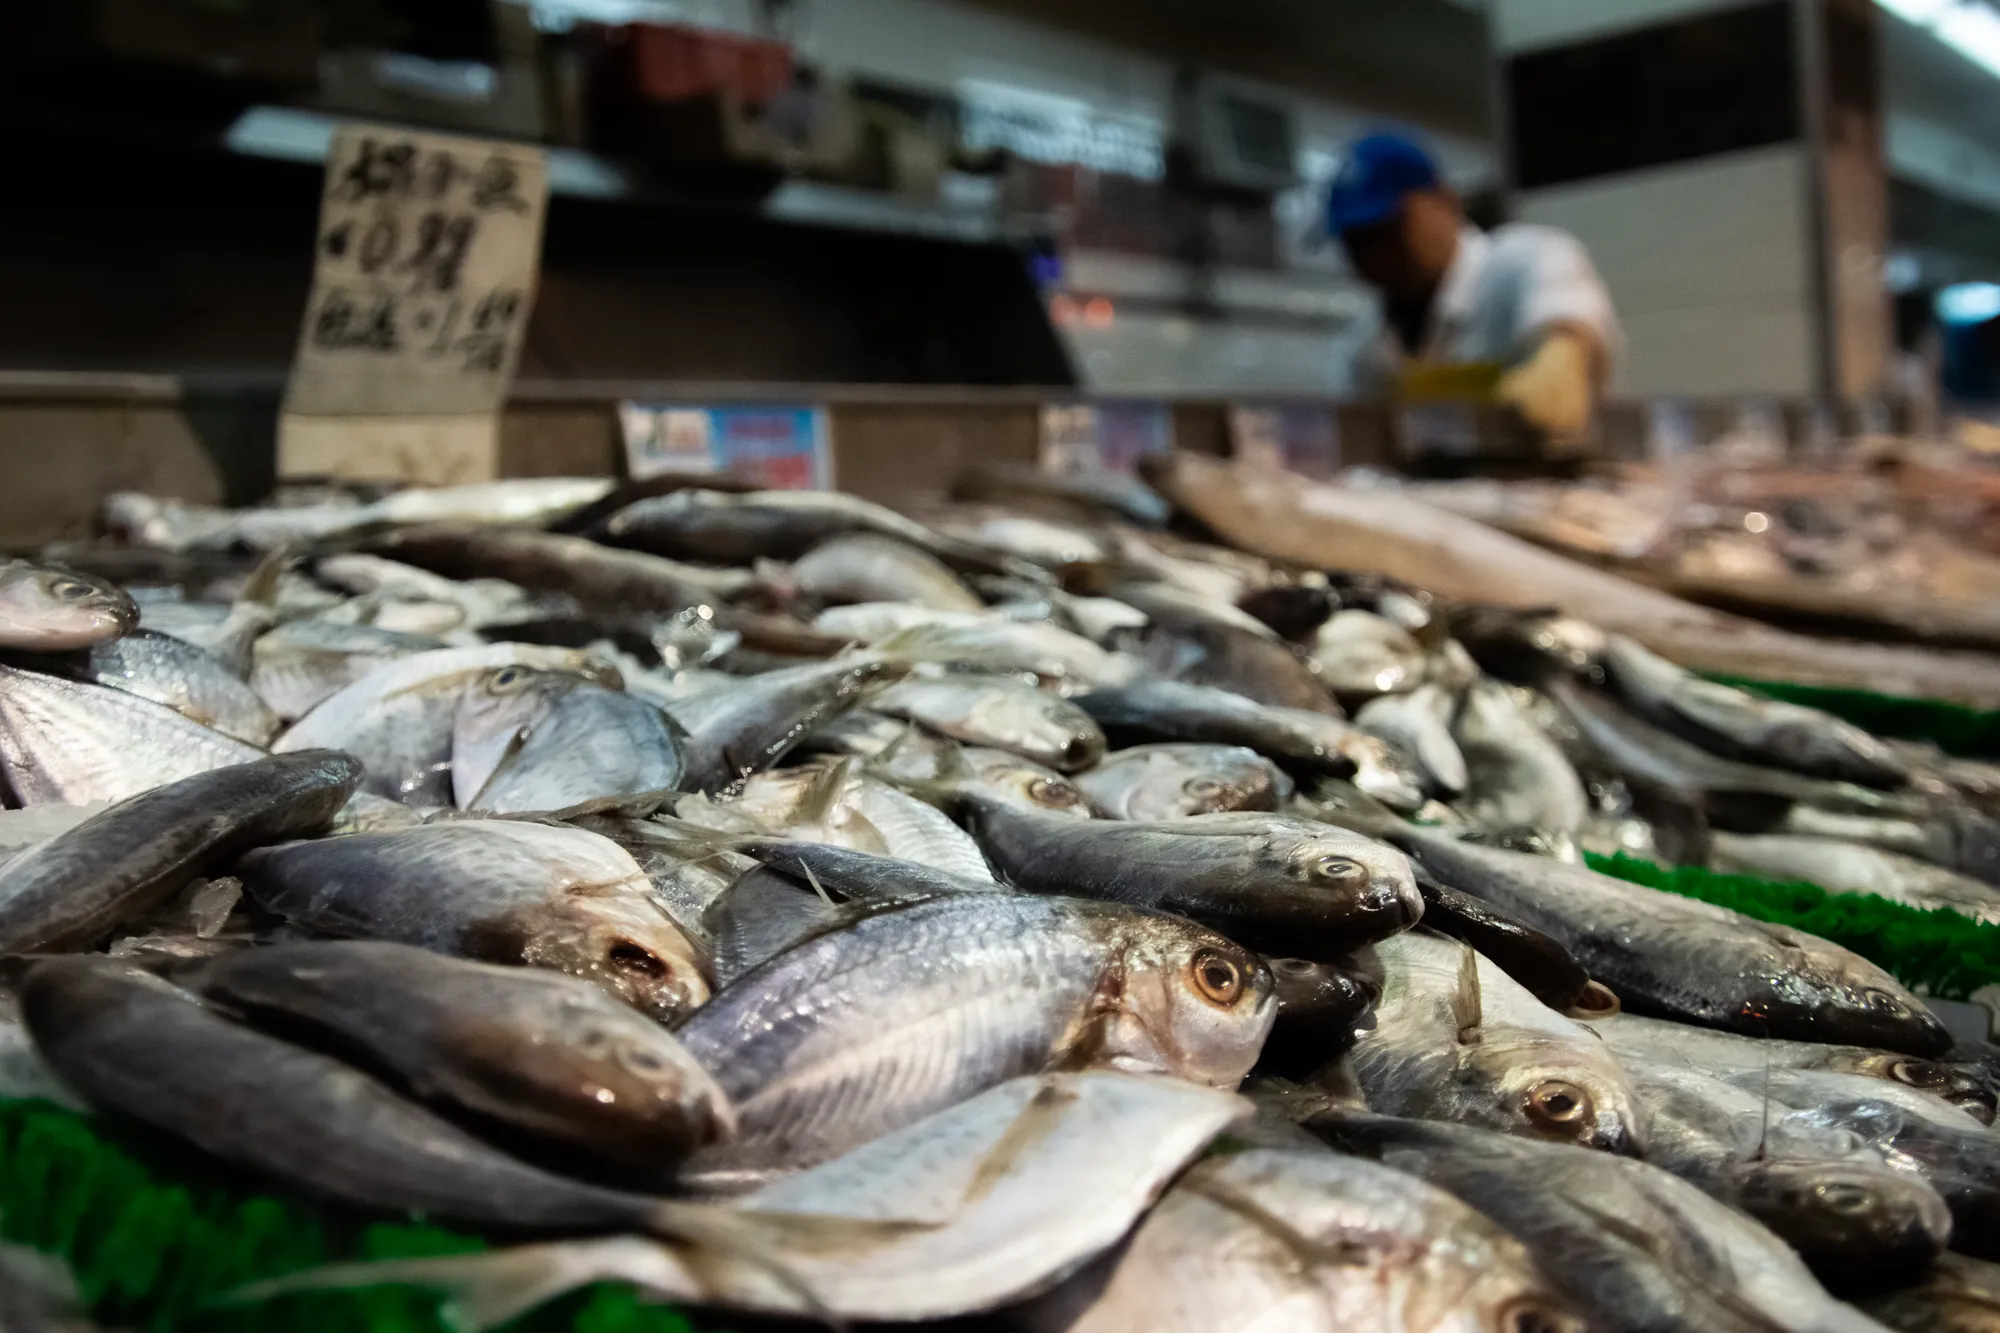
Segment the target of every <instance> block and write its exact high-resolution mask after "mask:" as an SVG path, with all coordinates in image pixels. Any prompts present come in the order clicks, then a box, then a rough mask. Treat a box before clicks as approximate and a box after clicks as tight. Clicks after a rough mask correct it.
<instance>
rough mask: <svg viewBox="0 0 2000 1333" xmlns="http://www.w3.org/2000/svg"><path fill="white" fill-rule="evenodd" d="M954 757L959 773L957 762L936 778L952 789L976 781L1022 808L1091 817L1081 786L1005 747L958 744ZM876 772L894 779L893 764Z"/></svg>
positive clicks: (989, 793)
mask: <svg viewBox="0 0 2000 1333" xmlns="http://www.w3.org/2000/svg"><path fill="white" fill-rule="evenodd" d="M955 758H956V759H957V760H959V761H960V762H961V763H962V764H963V766H964V772H963V773H959V772H958V771H957V766H956V765H947V766H946V768H947V771H944V772H941V773H939V774H938V775H937V777H936V779H935V781H937V782H940V783H942V784H943V785H945V786H947V787H953V788H954V789H956V785H960V784H964V783H972V784H976V785H977V786H978V787H979V789H980V790H981V791H984V792H986V793H987V794H988V795H990V796H993V797H995V798H997V799H999V800H1002V801H1007V802H1010V803H1011V804H1013V805H1016V806H1019V807H1020V808H1021V809H1023V810H1039V811H1043V812H1045V813H1048V814H1055V815H1066V816H1068V817H1069V818H1071V819H1089V818H1090V816H1091V811H1090V800H1089V798H1088V797H1086V796H1085V795H1084V794H1083V789H1082V788H1081V787H1079V786H1077V784H1076V783H1075V782H1074V781H1072V780H1071V779H1069V778H1066V777H1064V776H1063V775H1062V774H1060V773H1058V772H1056V771H1055V770H1054V769H1051V768H1043V767H1042V766H1041V765H1040V764H1036V763H1033V762H1031V761H1029V760H1026V759H1023V758H1021V757H1020V756H1019V755H1017V754H1012V753H1009V752H1008V751H1006V750H990V749H987V748H986V747H985V746H980V745H967V746H963V747H961V748H960V749H959V750H958V751H957V754H956V756H955ZM877 771H881V772H882V773H883V775H884V776H885V777H887V778H889V779H890V780H891V781H895V780H896V776H895V769H894V768H893V767H888V766H881V767H879V768H878V770H877Z"/></svg>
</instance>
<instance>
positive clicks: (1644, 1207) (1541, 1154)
mask: <svg viewBox="0 0 2000 1333" xmlns="http://www.w3.org/2000/svg"><path fill="white" fill-rule="evenodd" d="M1309 1128H1311V1129H1313V1130H1314V1132H1316V1133H1320V1134H1322V1135H1323V1136H1325V1137H1327V1138H1329V1139H1330V1140H1331V1141H1333V1142H1335V1143H1336V1144H1338V1145H1339V1146H1341V1147H1344V1148H1346V1149H1348V1150H1350V1151H1357V1152H1362V1153H1365V1154H1366V1155H1368V1156H1371V1157H1373V1158H1375V1159H1376V1160H1378V1161H1380V1162H1382V1163H1383V1164H1384V1165H1386V1166H1390V1167H1394V1168H1395V1169H1397V1170H1399V1171H1406V1172H1409V1173H1410V1174H1412V1175H1414V1176H1416V1177H1417V1178H1418V1179H1420V1180H1424V1181H1428V1182H1429V1183H1431V1184H1433V1185H1436V1186H1439V1187H1440V1188H1443V1189H1445V1190H1448V1191H1449V1192H1451V1193H1452V1194H1455V1195H1457V1196H1458V1198H1459V1199H1460V1200H1462V1201H1463V1202H1465V1203H1467V1204H1470V1205H1471V1206H1472V1207H1474V1208H1476V1209H1478V1210H1479V1211H1480V1212H1482V1213H1484V1214H1485V1215H1486V1216H1487V1217H1488V1218H1490V1219H1491V1220H1492V1221H1494V1222H1495V1223H1497V1224H1498V1225H1500V1226H1502V1227H1504V1228H1505V1229H1506V1230H1507V1231H1508V1232H1509V1233H1511V1234H1512V1235H1513V1236H1514V1238H1515V1239H1517V1240H1519V1241H1520V1242H1521V1243H1522V1244H1523V1245H1525V1246H1526V1247H1527V1249H1528V1252H1529V1253H1530V1255H1532V1256H1533V1257H1534V1258H1535V1259H1536V1260H1537V1261H1539V1262H1540V1264H1541V1265H1542V1270H1543V1271H1544V1272H1545V1273H1547V1274H1548V1276H1549V1278H1550V1280H1551V1281H1552V1282H1554V1283H1555V1284H1556V1286H1557V1287H1559V1288H1560V1289H1561V1291H1562V1293H1563V1294H1564V1295H1565V1296H1567V1297H1568V1298H1569V1299H1570V1300H1572V1301H1573V1302H1575V1303H1576V1305H1577V1306H1578V1307H1579V1308H1580V1309H1581V1311H1582V1313H1583V1316H1584V1318H1585V1319H1586V1320H1588V1321H1589V1322H1590V1324H1591V1326H1592V1327H1602V1328H1606V1329H1618V1330H1634V1331H1644V1333H1655V1331H1657V1333H1668V1331H1669V1330H1675V1331H1684V1333H1693V1330H1697V1329H1699V1330H1701V1331H1702V1333H1779V1331H1781V1330H1782V1331H1783V1333H1880V1329H1879V1326H1877V1325H1876V1324H1875V1323H1874V1322H1873V1321H1872V1320H1870V1319H1868V1318H1867V1317H1865V1316H1864V1315H1861V1314H1859V1313H1858V1312H1856V1311H1855V1310H1854V1309H1852V1308H1851V1307H1849V1306H1847V1305H1843V1304H1842V1303H1840V1302H1839V1301H1836V1300H1835V1299H1833V1297H1831V1296H1830V1295H1828V1294H1827V1291H1826V1289H1825V1288H1824V1287H1822V1286H1820V1285H1819V1283H1818V1282H1817V1281H1815V1280H1814V1278H1813V1276H1812V1273H1811V1271H1810V1270H1809V1269H1807V1268H1806V1266H1805V1263H1804V1262H1803V1261H1802V1260H1801V1259H1800V1258H1799V1257H1798V1256H1797V1255H1796V1254H1794V1253H1792V1251H1791V1249H1790V1248H1789V1247H1788V1246H1786V1245H1785V1243H1784V1242H1783V1241H1781V1240H1779V1239H1778V1238H1777V1237H1776V1236H1774V1235H1772V1234H1771V1233H1770V1232H1769V1231H1767V1230H1766V1229H1765V1228H1764V1227H1762V1226H1760V1225H1759V1224H1758V1223H1756V1222H1754V1221H1752V1220H1751V1219H1749V1218H1747V1217H1745V1216H1744V1215H1743V1214H1741V1213H1739V1212H1737V1211H1736V1210H1735V1209H1733V1208H1730V1207H1729V1206H1728V1205H1726V1204H1723V1203H1719V1202H1717V1201H1716V1200H1714V1199H1711V1198H1710V1197H1709V1196H1708V1195H1706V1194H1704V1193H1702V1192H1701V1190H1699V1189H1697V1188H1696V1187H1695V1186H1693V1185H1690V1184H1688V1183H1687V1182H1686V1181H1684V1180H1681V1179H1679V1178H1678V1177H1675V1176H1673V1175H1670V1174H1669V1173H1667V1172H1665V1171H1662V1170H1661V1169H1660V1168H1658V1167H1656V1166H1651V1165H1648V1164H1647V1163H1645V1162H1641V1161H1637V1160H1635V1159H1633V1158H1629V1157H1620V1156H1616V1155H1614V1154H1612V1153H1603V1152H1592V1151H1590V1150H1588V1149H1584V1148H1578V1147H1575V1146H1573V1145H1570V1144H1562V1143H1545V1142H1540V1141H1537V1140H1534V1139H1525V1138H1518V1137H1515V1136H1513V1135H1507V1134H1497V1133H1493V1132H1492V1131H1489V1130H1480V1129H1473V1128H1470V1127H1467V1126H1464V1125H1452V1124H1443V1123H1437V1122H1431V1121H1416V1120H1398V1119H1394V1118H1391V1117H1387V1116H1377V1115H1365V1114H1360V1113H1356V1112H1352V1111H1343V1110H1338V1109H1329V1110H1326V1111H1323V1112H1321V1113H1320V1114H1319V1115H1318V1116H1316V1117H1315V1118H1314V1120H1313V1121H1312V1122H1311V1123H1310V1124H1309Z"/></svg>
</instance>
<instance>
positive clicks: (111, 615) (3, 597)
mask: <svg viewBox="0 0 2000 1333" xmlns="http://www.w3.org/2000/svg"><path fill="white" fill-rule="evenodd" d="M138 624H139V608H138V606H137V605H136V604H135V603H134V602H133V601H132V598H131V597H130V595H128V594H127V593H126V592H125V590H124V589H122V588H119V587H117V586H116V585H114V584H111V583H108V582H106V581H105V580H103V579H100V578H93V577H92V576H91V575H88V574H79V573H76V572H75V571H73V570H68V569H63V568H62V567H60V566H57V565H42V564H36V563H34V562H33V561H29V560H0V648H15V649H20V650H22V651H24V652H31V653H62V652H70V651H73V650H75V649H78V648H89V647H91V646H92V645H94V644H100V643H105V642H108V641H110V640H112V639H116V638H118V637H119V636H121V635H125V634H130V633H131V632H132V631H133V630H134V629H135V628H137V627H138Z"/></svg>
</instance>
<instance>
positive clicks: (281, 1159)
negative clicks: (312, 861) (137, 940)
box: [21, 957, 702, 1233]
mask: <svg viewBox="0 0 2000 1333" xmlns="http://www.w3.org/2000/svg"><path fill="white" fill-rule="evenodd" d="M21 1005H22V1012H23V1014H24V1016H25V1017H26V1020H27V1024H28V1029H29V1031H30V1032H31V1033H32V1034H33V1036H34V1039H35V1043H36V1045H37V1046H38V1047H39V1048H40V1050H41V1051H42V1053H43V1055H45V1056H46V1057H47V1058H48V1060H49V1063H50V1064H51V1065H52V1066H53V1067H54V1068H55V1069H56V1070H57V1072H58V1073H60V1074H61V1075H62V1078H63V1080H64V1081H65V1082H66V1083H67V1084H69V1085H70V1086H71V1087H74V1088H75V1089H76V1090H77V1091H78V1092H80V1093H82V1094H83V1096H84V1098H85V1099H86V1100H87V1101H89V1103H90V1104H91V1105H92V1106H93V1107H95V1108H98V1109H100V1110H108V1111H115V1112H117V1113H120V1114H122V1115H125V1116H129V1117H131V1118H132V1119H134V1120H137V1121H139V1122H141V1123H143V1124H146V1125H150V1126H152V1127H153V1128H155V1129H158V1130H162V1131H164V1132H166V1133H168V1134H171V1135H173V1136H174V1137H176V1138H179V1139H182V1140H184V1141H186V1142H188V1143H191V1144H193V1145H194V1146H195V1147H196V1148H199V1149H200V1150H201V1151H203V1152H205V1153H208V1154H210V1155H211V1156H214V1157H218V1158H221V1159H222V1160H224V1161H228V1162H234V1163H236V1164H238V1165H240V1166H245V1167H249V1168H251V1169H252V1170H255V1171H259V1172H262V1173H264V1174H266V1175H269V1176H272V1177H275V1178H277V1179H278V1180H281V1181H284V1182H285V1183H287V1184H289V1185H292V1186H295V1187H298V1188H301V1189H304V1190H306V1191H308V1192H310V1193H313V1194H316V1195H319V1196H321V1197H324V1198H328V1199H333V1200H336V1201H339V1202H343V1203H349V1204H357V1205H360V1206H362V1207H368V1208H379V1209H388V1210H391V1211H395V1212H417V1213H424V1214H429V1215H432V1216H436V1217H445V1218H452V1219H456V1220H458V1221H461V1222H470V1223H474V1224H486V1225H490V1226H495V1227H501V1228H506V1229H520V1228H529V1229H536V1230H556V1231H575V1230H626V1229H631V1230H647V1231H653V1232H656V1233H658V1232H663V1231H667V1230H669V1229H673V1228H675V1225H676V1219H683V1220H685V1221H686V1222H687V1224H688V1225H689V1226H692V1227H699V1218H700V1216H701V1214H702V1210H700V1209H699V1208H698V1207H696V1206H694V1205H689V1204H678V1203H672V1202H669V1201H666V1200H660V1199H653V1198H648V1197H646V1196H644V1195H634V1194H626V1193H621V1192H619V1191H615V1190H610V1189H605V1188H602V1187H599V1186H594V1185H589V1184H585V1183H583V1182H581V1181H576V1180H570V1179H567V1178H565V1177H562V1176H558V1175H553V1174H550V1173H549V1172H547V1171H544V1170H541V1169H540V1168H537V1167H534V1166H531V1165H529V1164H527V1163H525V1162H522V1161H519V1160H517V1159H515V1158H513V1157H511V1156H508V1155H507V1154H505V1153H503V1152H501V1151H500V1150H498V1149H496V1148H493V1147H490V1146H488V1145H487V1144H486V1143H484V1142H482V1141H481V1140H479V1139H476V1138H474V1137H472V1136H471V1135H470V1134H468V1133H466V1132H465V1131H464V1130H461V1129H459V1128H457V1127H456V1126H454V1125H453V1124H451V1123H450V1122H449V1121H447V1120H444V1119H442V1118H440V1117H438V1116H437V1115H435V1114H434V1113H432V1112H430V1111H427V1110H425V1109H424V1108H422V1107H420V1106H418V1105H417V1104H416V1103H414V1102H412V1101H409V1100H407V1099H405V1098H403V1097H402V1096H400V1095H399V1094H397V1093H396V1092H395V1091H394V1090H392V1089H391V1088H389V1087H388V1086H387V1085H385V1084H383V1083H381V1082H379V1081H378V1080H376V1079H374V1078H372V1077H370V1076H368V1075H367V1074H364V1073H361V1072H360V1071H358V1070H355V1069H353V1068H351V1067H349V1066H347V1065H345V1064H343V1063H341V1062H340V1061H338V1060H335V1059H333V1058H331V1057H329V1056H325V1055H321V1054H319V1053H317V1052H314V1051H308V1050H305V1049H302V1048H300V1047H297V1046H293V1045H291V1044H289V1043H287V1042H284V1041H281V1040H279V1039H277V1038H275V1037H271V1036H267V1035H265V1034H263V1033H260V1032H255V1031H253V1030H251V1029H249V1028H247V1027H243V1026H240V1025H238V1024H236V1023H233V1022H231V1021H230V1020H229V1019H227V1018H225V1017H223V1016H222V1015H220V1014H219V1013H217V1012H216V1011H215V1009H214V1008H213V1007H211V1006H209V1005H207V1004H205V1003H203V1002H202V1001H201V1000H199V999H197V998H196V997H194V996H193V995H190V994H188V993H187V992H185V991H182V990H179V989H177V988H175V987H174V986H171V985H169V984H168V983H167V982H165V981H163V980H161V979H160V978H158V977H156V976H153V975H151V974H150V973H148V972H146V971H144V970H142V969H140V968H137V967H134V966H132V965H131V964H127V963H121V962H117V961H115V960H112V959H106V958H91V957H65V958H53V959H46V960H43V961H41V962H37V963H35V964H34V965H33V966H32V968H31V969H30V970H29V972H28V974H27V978H26V980H25V981H24V982H23V983H22V990H21ZM218 1108H223V1111H221V1112H219V1111H218Z"/></svg>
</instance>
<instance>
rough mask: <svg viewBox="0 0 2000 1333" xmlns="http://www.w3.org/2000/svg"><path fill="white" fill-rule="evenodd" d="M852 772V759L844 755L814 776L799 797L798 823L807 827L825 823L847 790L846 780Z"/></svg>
mask: <svg viewBox="0 0 2000 1333" xmlns="http://www.w3.org/2000/svg"><path fill="white" fill-rule="evenodd" d="M853 772H854V759H853V757H852V756H845V755H844V756H842V757H841V758H839V759H836V760H834V761H833V762H832V763H830V764H828V765H827V766H826V767H825V768H823V769H821V770H820V771H819V773H817V774H816V775H814V777H813V779H812V781H811V782H809V783H807V784H806V789H805V791H804V792H803V793H802V794H801V795H800V796H799V804H798V808H797V817H798V822H799V823H801V824H808V825H820V824H824V823H826V822H827V820H828V819H830V818H831V817H832V815H833V808H834V807H835V806H836V805H838V804H840V798H841V795H842V793H844V792H845V791H846V790H847V780H848V778H849V777H850V776H852V774H853Z"/></svg>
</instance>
